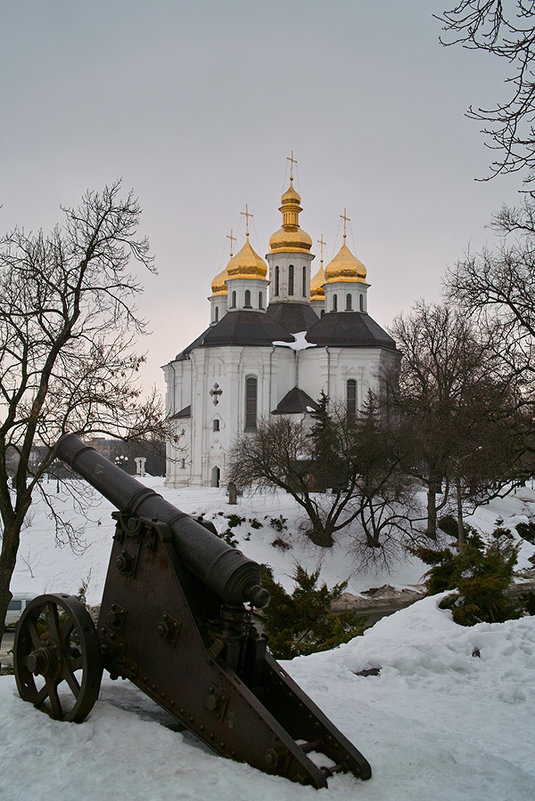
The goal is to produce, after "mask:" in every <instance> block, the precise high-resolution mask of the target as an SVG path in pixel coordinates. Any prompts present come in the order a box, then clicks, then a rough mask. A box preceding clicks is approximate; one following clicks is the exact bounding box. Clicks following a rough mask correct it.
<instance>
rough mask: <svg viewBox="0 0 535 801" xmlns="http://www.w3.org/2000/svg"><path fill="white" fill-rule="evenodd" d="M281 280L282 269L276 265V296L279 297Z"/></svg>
mask: <svg viewBox="0 0 535 801" xmlns="http://www.w3.org/2000/svg"><path fill="white" fill-rule="evenodd" d="M279 280H280V270H279V268H278V267H275V297H276V298H278V297H279Z"/></svg>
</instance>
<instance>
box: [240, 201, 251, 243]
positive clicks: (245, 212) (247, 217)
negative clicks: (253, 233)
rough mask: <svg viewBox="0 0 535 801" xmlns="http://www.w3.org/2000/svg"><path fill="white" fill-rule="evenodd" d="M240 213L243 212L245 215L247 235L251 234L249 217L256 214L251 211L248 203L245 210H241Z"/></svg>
mask: <svg viewBox="0 0 535 801" xmlns="http://www.w3.org/2000/svg"><path fill="white" fill-rule="evenodd" d="M240 214H243V216H244V217H245V236H249V217H254V214H251V213H250V212H249V206H248V205H247V203H246V204H245V211H240Z"/></svg>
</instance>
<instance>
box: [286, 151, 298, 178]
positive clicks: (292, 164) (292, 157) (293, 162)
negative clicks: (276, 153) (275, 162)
mask: <svg viewBox="0 0 535 801" xmlns="http://www.w3.org/2000/svg"><path fill="white" fill-rule="evenodd" d="M286 161H289V162H290V181H293V179H294V164H297V159H294V152H293V150H292V155H291V156H286Z"/></svg>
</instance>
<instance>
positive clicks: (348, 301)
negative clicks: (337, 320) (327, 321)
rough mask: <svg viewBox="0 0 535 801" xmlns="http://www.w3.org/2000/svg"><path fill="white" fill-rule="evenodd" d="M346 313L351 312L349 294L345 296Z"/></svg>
mask: <svg viewBox="0 0 535 801" xmlns="http://www.w3.org/2000/svg"><path fill="white" fill-rule="evenodd" d="M346 311H351V295H350V294H349V292H348V293H347V295H346Z"/></svg>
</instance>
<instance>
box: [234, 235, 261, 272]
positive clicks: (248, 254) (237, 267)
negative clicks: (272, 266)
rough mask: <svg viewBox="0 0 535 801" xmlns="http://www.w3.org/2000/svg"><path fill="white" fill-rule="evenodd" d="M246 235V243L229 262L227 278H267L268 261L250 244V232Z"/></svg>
mask: <svg viewBox="0 0 535 801" xmlns="http://www.w3.org/2000/svg"><path fill="white" fill-rule="evenodd" d="M246 237H247V239H246V241H245V245H244V246H243V247H242V249H241V250H240V251H239V252H238V253H236V255H235V256H233V257H232V258H231V260H230V261H229V263H228V264H227V269H226V273H227V279H228V278H265V277H266V275H267V264H266V262H265V261H264V259H262V258H261V257H260V256H259V255H258V253H255V251H254V250H253V248H252V247H251V245H250V244H249V234H246Z"/></svg>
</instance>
